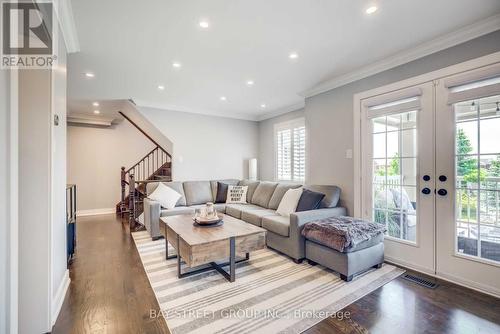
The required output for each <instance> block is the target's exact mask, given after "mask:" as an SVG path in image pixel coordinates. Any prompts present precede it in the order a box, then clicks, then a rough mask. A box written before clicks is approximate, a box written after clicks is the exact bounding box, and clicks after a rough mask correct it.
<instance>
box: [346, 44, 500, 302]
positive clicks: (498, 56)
mask: <svg viewBox="0 0 500 334" xmlns="http://www.w3.org/2000/svg"><path fill="white" fill-rule="evenodd" d="M495 63H500V52H496V53H492V54H490V55H487V56H483V57H479V58H476V59H473V60H469V61H466V62H463V63H460V64H456V65H452V66H449V67H445V68H443V69H440V70H436V71H433V72H429V73H426V74H423V75H419V76H416V77H413V78H409V79H406V80H402V81H399V82H396V83H392V84H389V85H385V86H382V87H378V88H375V89H371V90H368V91H365V92H361V93H358V94H355V95H354V96H353V107H354V110H353V120H354V147H353V160H354V215H355V216H356V217H362V216H363V215H362V194H363V184H364V183H365V182H364V176H363V170H362V168H363V164H362V159H363V152H362V147H363V146H362V127H361V125H362V122H361V121H362V116H363V106H362V105H361V104H362V100H364V99H366V98H369V97H374V96H378V95H382V94H387V93H391V92H395V91H398V90H401V89H405V88H410V87H412V86H417V85H420V84H424V83H426V82H431V81H439V80H440V79H442V78H444V77H448V76H452V75H456V74H460V73H463V72H467V71H471V70H474V69H479V68H482V67H485V66H489V65H492V64H495ZM394 262H395V263H396V264H400V265H402V266H405V267H408V268H410V269H414V270H417V271H423V270H422V268H418V266H417V267H416V266H414V265H412V263H397V261H394ZM426 273H427V274H430V275H433V276H436V277H439V278H441V279H444V280H448V281H452V282H454V283H456V284H460V285H464V286H467V287H469V288H472V289H476V290H478V291H481V292H485V293H488V294H491V295H494V296H497V297H498V296H500V295H499V294H498V292H497V291H496V290H495V289H489V288H488V287H486V286H477V285H476V286H472V285H470V282H464V281H459V280H458V279H457V278H456V277H450V276H446V277H444V276H442V275H440V274H439V273H436V274H434V273H432V272H426Z"/></svg>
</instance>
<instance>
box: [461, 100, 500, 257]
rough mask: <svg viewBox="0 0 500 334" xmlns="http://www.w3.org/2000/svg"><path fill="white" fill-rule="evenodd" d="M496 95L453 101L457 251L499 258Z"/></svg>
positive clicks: (498, 114)
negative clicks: (458, 101)
mask: <svg viewBox="0 0 500 334" xmlns="http://www.w3.org/2000/svg"><path fill="white" fill-rule="evenodd" d="M499 105H500V95H497V96H491V97H487V98H482V99H476V100H470V101H465V102H460V103H457V104H455V105H454V106H453V108H454V112H455V175H456V178H455V180H456V187H455V201H456V204H455V217H456V218H455V219H456V229H457V230H456V243H457V252H458V253H460V254H464V255H470V256H474V257H479V258H483V259H488V260H493V261H500V221H499V216H500V211H499V207H500V202H499V200H500V199H499V192H500V187H499V183H500V108H499Z"/></svg>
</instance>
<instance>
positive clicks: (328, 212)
mask: <svg viewBox="0 0 500 334" xmlns="http://www.w3.org/2000/svg"><path fill="white" fill-rule="evenodd" d="M346 214H347V210H346V209H345V208H343V207H340V206H338V207H335V208H324V209H317V210H309V211H301V212H295V213H292V214H291V215H290V228H291V229H294V230H299V232H300V231H302V228H303V227H304V225H305V224H306V223H309V222H312V221H315V220H318V219H324V218H329V217H334V216H345V215H346Z"/></svg>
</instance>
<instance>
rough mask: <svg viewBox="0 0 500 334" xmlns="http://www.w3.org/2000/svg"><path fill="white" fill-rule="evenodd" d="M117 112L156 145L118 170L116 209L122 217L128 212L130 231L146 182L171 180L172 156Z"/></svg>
mask: <svg viewBox="0 0 500 334" xmlns="http://www.w3.org/2000/svg"><path fill="white" fill-rule="evenodd" d="M118 113H119V114H121V115H122V116H123V118H125V119H126V120H127V121H129V122H130V123H131V124H132V125H133V126H134V127H136V128H137V130H139V131H140V132H141V133H142V134H143V135H144V136H146V138H148V139H149V140H150V141H151V142H152V143H153V144H155V145H156V146H155V148H154V149H152V150H151V151H150V152H148V153H147V154H146V155H145V156H144V157H143V158H142V159H140V160H139V161H138V162H137V163H136V164H135V165H133V166H132V167H130V168H129V169H126V168H125V167H122V168H121V171H120V181H121V182H120V186H121V201H120V203H119V204H118V205H117V211H118V212H120V213H121V215H122V217H123V216H124V215H125V214H126V213H128V215H129V224H130V231H131V232H132V231H133V230H135V228H136V226H137V224H136V223H137V218H138V216H139V215H140V214H141V213H142V212H143V198H144V197H145V196H146V185H147V183H148V182H153V181H155V180H156V181H159V180H162V179H165V180H168V181H171V179H170V177H171V175H172V169H171V168H172V156H171V155H170V153H168V152H167V151H166V150H165V149H164V148H163V147H162V146H161V145H160V144H158V143H157V142H156V141H155V140H154V139H153V138H152V137H151V136H150V135H148V133H146V132H145V131H144V130H143V129H142V128H141V127H140V126H139V125H137V124H136V123H135V122H134V121H133V120H132V119H130V118H129V117H128V116H127V115H125V114H124V113H123V112H121V111H119V112H118ZM167 171H168V172H167ZM127 197H128V198H127Z"/></svg>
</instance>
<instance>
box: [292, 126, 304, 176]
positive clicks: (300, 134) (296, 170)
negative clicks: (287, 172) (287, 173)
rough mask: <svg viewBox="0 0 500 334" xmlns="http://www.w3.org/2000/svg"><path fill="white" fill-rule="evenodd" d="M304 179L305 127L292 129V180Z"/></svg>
mask: <svg viewBox="0 0 500 334" xmlns="http://www.w3.org/2000/svg"><path fill="white" fill-rule="evenodd" d="M305 177H306V127H305V126H300V127H296V128H294V129H293V180H294V181H304V180H305Z"/></svg>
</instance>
